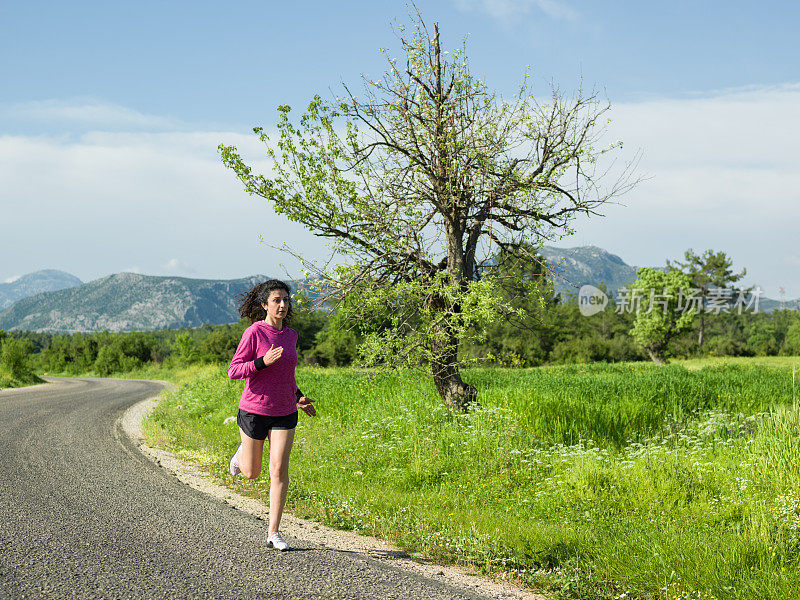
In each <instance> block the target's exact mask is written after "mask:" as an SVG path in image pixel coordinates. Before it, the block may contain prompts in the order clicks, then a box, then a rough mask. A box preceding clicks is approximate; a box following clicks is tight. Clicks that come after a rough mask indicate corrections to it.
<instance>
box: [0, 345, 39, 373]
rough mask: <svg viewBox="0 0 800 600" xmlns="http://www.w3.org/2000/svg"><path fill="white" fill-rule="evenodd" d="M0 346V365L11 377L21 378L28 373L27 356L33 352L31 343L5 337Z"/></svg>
mask: <svg viewBox="0 0 800 600" xmlns="http://www.w3.org/2000/svg"><path fill="white" fill-rule="evenodd" d="M0 344H2V345H1V346H0V364H2V365H3V366H5V367H6V368H7V369H8V370H9V372H10V373H11V375H12V377H22V376H23V375H25V374H27V373H28V372H29V371H30V367H29V365H28V355H29V354H30V353H31V352H32V351H33V343H32V342H31V341H30V340H29V339H27V338H14V337H5V338H4V339H3V340H2V342H0Z"/></svg>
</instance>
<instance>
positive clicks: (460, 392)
mask: <svg viewBox="0 0 800 600" xmlns="http://www.w3.org/2000/svg"><path fill="white" fill-rule="evenodd" d="M438 333H439V334H440V335H439V336H438V339H437V341H434V342H433V348H432V351H433V352H432V354H433V359H432V360H431V374H432V375H433V383H434V384H435V385H436V390H437V391H438V392H439V396H440V397H441V399H442V402H444V403H445V405H446V406H448V407H449V408H451V409H453V410H456V411H458V412H462V413H465V412H467V410H468V409H469V405H470V404H473V403H474V404H477V402H478V390H476V389H475V387H473V386H471V385H469V384H467V383H464V381H463V380H462V379H461V373H459V370H458V339H457V338H456V337H455V336H454V335H453V334H452V333H451V332H449V331H447V326H446V325H445V326H444V329H442V330H441V331H439V332H438Z"/></svg>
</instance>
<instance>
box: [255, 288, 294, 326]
mask: <svg viewBox="0 0 800 600" xmlns="http://www.w3.org/2000/svg"><path fill="white" fill-rule="evenodd" d="M261 306H262V307H264V310H266V311H267V315H269V317H270V318H272V319H277V320H280V319H283V318H284V317H285V316H286V313H287V312H289V294H287V293H286V290H272V292H270V295H269V299H268V300H267V303H266V304H264V303H263V302H262V303H261Z"/></svg>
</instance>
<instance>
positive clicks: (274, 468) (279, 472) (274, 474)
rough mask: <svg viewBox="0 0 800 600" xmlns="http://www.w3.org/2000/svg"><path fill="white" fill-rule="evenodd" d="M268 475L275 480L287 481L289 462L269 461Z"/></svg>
mask: <svg viewBox="0 0 800 600" xmlns="http://www.w3.org/2000/svg"><path fill="white" fill-rule="evenodd" d="M269 476H270V478H271V479H275V480H277V481H287V480H288V479H289V463H288V462H281V461H269Z"/></svg>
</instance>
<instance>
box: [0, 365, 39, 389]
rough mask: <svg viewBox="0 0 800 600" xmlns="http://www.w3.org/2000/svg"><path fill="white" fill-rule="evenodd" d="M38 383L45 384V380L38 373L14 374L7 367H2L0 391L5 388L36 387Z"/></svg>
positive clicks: (0, 369)
mask: <svg viewBox="0 0 800 600" xmlns="http://www.w3.org/2000/svg"><path fill="white" fill-rule="evenodd" d="M37 383H44V379H42V378H41V377H39V376H38V375H36V373H31V372H26V373H21V374H20V373H18V374H13V373H11V371H9V370H8V369H7V368H6V367H5V365H0V390H2V389H4V388H18V387H25V386H27V385H36V384H37Z"/></svg>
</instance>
